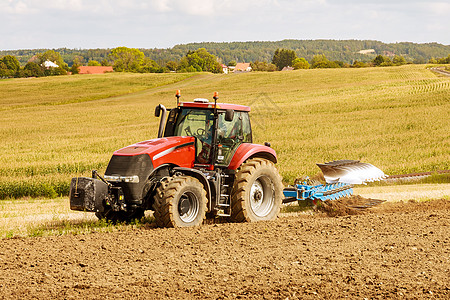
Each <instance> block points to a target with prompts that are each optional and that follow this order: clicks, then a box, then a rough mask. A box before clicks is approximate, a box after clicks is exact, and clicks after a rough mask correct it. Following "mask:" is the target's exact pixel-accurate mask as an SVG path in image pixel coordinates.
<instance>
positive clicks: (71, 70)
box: [70, 64, 80, 75]
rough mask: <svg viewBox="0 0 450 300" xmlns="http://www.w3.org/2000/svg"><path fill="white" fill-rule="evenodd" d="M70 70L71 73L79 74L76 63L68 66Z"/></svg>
mask: <svg viewBox="0 0 450 300" xmlns="http://www.w3.org/2000/svg"><path fill="white" fill-rule="evenodd" d="M70 72H72V75H75V74H80V66H79V65H77V64H73V65H72V67H71V68H70Z"/></svg>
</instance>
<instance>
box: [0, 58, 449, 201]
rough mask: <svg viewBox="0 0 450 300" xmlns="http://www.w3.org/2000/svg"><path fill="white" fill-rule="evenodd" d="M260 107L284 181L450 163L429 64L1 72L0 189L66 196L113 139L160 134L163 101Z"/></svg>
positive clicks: (444, 98)
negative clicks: (26, 75) (330, 164)
mask: <svg viewBox="0 0 450 300" xmlns="http://www.w3.org/2000/svg"><path fill="white" fill-rule="evenodd" d="M177 89H180V90H181V93H182V98H181V99H182V101H191V100H192V99H193V98H198V97H201V98H208V99H212V94H213V92H214V91H218V92H219V97H220V98H219V102H229V103H236V104H243V105H250V106H251V107H252V112H251V118H252V119H251V120H252V126H253V135H254V142H256V143H264V142H265V141H268V142H270V143H271V144H272V147H273V148H274V149H275V150H276V151H277V154H278V159H279V163H278V168H279V170H280V173H281V175H282V176H283V178H284V181H285V183H292V182H293V180H294V179H295V178H297V177H301V176H305V175H315V174H318V173H319V169H318V168H317V167H316V166H315V163H319V162H324V161H330V160H335V159H361V160H363V161H365V162H369V163H372V164H374V165H375V166H377V167H379V168H381V169H382V170H384V171H385V172H386V173H387V174H401V173H410V172H421V171H434V170H443V169H450V167H449V162H450V122H449V115H450V78H448V77H438V76H436V75H435V74H434V73H432V72H431V71H429V70H427V69H425V67H424V66H417V65H408V66H403V67H386V68H365V69H313V70H298V71H291V72H274V73H262V72H261V73H260V72H252V73H242V74H228V75H225V74H220V75H213V74H198V73H197V74H126V73H125V74H118V73H112V74H105V75H74V76H59V77H53V78H50V77H47V78H31V79H14V80H2V81H0V104H1V105H0V110H1V116H0V138H1V141H2V142H1V144H0V198H3V199H5V198H18V197H22V196H31V197H37V196H45V197H50V198H51V197H56V196H58V195H65V194H67V192H68V186H69V181H70V178H71V177H74V176H77V175H80V176H87V175H89V174H90V170H91V169H97V170H98V171H99V172H100V173H102V172H104V170H105V169H106V166H107V163H108V161H109V158H110V156H111V154H112V153H113V151H114V150H117V149H119V148H122V147H124V146H127V145H129V144H133V143H135V142H138V141H142V140H146V139H151V138H155V137H156V135H157V128H158V122H159V120H158V119H157V118H155V117H154V116H153V112H154V108H155V106H156V105H157V104H158V103H162V104H164V105H165V106H166V107H173V106H174V105H175V97H174V94H175V90H177Z"/></svg>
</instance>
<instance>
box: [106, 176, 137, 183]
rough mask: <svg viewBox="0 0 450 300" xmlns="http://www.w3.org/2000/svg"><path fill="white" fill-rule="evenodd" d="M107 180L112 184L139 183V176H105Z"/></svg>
mask: <svg viewBox="0 0 450 300" xmlns="http://www.w3.org/2000/svg"><path fill="white" fill-rule="evenodd" d="M105 180H107V181H111V182H130V183H139V176H137V175H134V176H116V175H105Z"/></svg>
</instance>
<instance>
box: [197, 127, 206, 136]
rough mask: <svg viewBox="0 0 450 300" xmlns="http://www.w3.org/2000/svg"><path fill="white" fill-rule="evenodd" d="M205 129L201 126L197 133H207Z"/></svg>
mask: <svg viewBox="0 0 450 300" xmlns="http://www.w3.org/2000/svg"><path fill="white" fill-rule="evenodd" d="M205 132H206V131H205V129H203V128H199V129H197V132H196V133H197V135H205Z"/></svg>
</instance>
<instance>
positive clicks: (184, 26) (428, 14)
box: [0, 0, 450, 50]
mask: <svg viewBox="0 0 450 300" xmlns="http://www.w3.org/2000/svg"><path fill="white" fill-rule="evenodd" d="M449 15H450V0H429V1H426V0H421V1H418V0H293V1H285V0H203V1H200V0H146V1H145V0H0V20H1V21H0V24H1V25H0V50H14V49H36V48H51V49H52V48H63V47H66V48H71V49H72V48H81V49H92V48H114V47H118V46H125V47H130V48H171V47H173V46H175V45H177V44H185V43H190V42H233V41H279V40H283V39H299V40H304V39H306V40H314V39H336V40H346V39H358V40H378V41H383V42H387V43H395V42H415V43H429V42H437V43H441V44H444V45H450V18H449Z"/></svg>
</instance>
